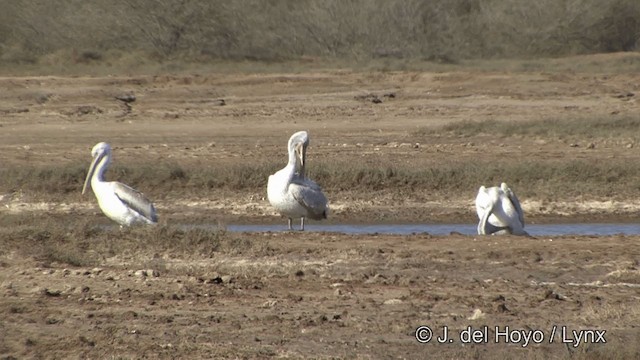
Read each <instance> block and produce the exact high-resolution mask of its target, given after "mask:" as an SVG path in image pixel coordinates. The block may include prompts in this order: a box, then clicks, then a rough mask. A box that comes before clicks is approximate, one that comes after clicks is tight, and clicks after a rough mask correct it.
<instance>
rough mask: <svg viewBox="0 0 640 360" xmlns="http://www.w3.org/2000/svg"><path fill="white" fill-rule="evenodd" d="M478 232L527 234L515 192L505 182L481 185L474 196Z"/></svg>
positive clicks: (483, 233) (481, 233) (482, 233)
mask: <svg viewBox="0 0 640 360" xmlns="http://www.w3.org/2000/svg"><path fill="white" fill-rule="evenodd" d="M476 212H477V213H478V218H479V220H480V221H479V223H478V234H480V235H485V234H504V233H508V234H514V235H529V234H528V233H527V232H526V231H525V230H524V225H525V223H524V213H523V211H522V207H521V206H520V201H519V200H518V197H517V196H516V194H515V193H514V192H513V191H512V190H511V189H510V188H509V187H508V186H507V184H506V183H502V184H500V187H498V186H493V187H490V188H486V187H484V186H481V187H480V189H479V190H478V196H477V197H476Z"/></svg>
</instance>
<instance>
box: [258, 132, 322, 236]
mask: <svg viewBox="0 0 640 360" xmlns="http://www.w3.org/2000/svg"><path fill="white" fill-rule="evenodd" d="M307 146H309V135H308V134H307V132H306V131H298V132H297V133H295V134H293V135H292V136H291V138H290V139H289V143H288V151H289V163H288V164H287V166H285V167H284V168H283V169H282V170H280V171H278V172H276V173H275V174H273V175H270V176H269V182H268V183H267V197H268V198H269V203H271V206H273V207H274V208H275V209H276V210H277V211H278V212H279V213H280V214H282V215H284V216H286V217H287V218H288V219H289V230H293V227H292V226H291V223H292V219H293V218H297V217H299V218H300V230H304V219H305V218H310V219H313V220H322V219H326V218H327V213H328V212H329V208H328V206H327V198H326V197H325V196H324V194H323V193H322V189H321V188H320V186H318V184H316V183H315V182H314V181H313V180H311V179H308V178H307V177H306V176H305V166H306V163H305V159H306V152H307Z"/></svg>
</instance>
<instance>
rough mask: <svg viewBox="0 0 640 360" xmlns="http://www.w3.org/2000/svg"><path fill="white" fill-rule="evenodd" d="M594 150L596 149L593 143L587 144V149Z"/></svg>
mask: <svg viewBox="0 0 640 360" xmlns="http://www.w3.org/2000/svg"><path fill="white" fill-rule="evenodd" d="M595 148H596V144H595V143H589V145H587V149H595Z"/></svg>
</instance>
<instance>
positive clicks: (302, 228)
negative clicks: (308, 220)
mask: <svg viewBox="0 0 640 360" xmlns="http://www.w3.org/2000/svg"><path fill="white" fill-rule="evenodd" d="M300 231H304V216H303V217H301V218H300Z"/></svg>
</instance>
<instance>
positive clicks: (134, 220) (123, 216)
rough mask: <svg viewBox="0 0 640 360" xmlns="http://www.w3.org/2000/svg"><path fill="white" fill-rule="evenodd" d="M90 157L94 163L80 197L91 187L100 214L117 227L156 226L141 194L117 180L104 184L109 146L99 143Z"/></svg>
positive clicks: (152, 212) (154, 216) (150, 203)
mask: <svg viewBox="0 0 640 360" xmlns="http://www.w3.org/2000/svg"><path fill="white" fill-rule="evenodd" d="M91 156H92V157H93V161H92V162H91V167H89V172H88V173H87V177H86V179H85V180H84V186H83V187H82V194H83V195H84V193H85V191H86V190H87V187H88V186H89V184H91V188H92V189H93V193H94V194H95V195H96V199H98V205H100V209H101V210H102V212H103V213H104V214H105V215H107V217H109V218H110V219H111V220H113V221H115V222H117V223H118V224H120V226H129V225H133V224H155V223H157V222H158V216H157V215H156V209H155V207H154V206H153V203H152V202H151V201H149V199H147V198H146V197H145V196H144V195H143V194H142V193H141V192H139V191H137V190H134V189H132V188H130V187H129V186H127V185H125V184H122V183H119V182H117V181H104V172H105V171H106V170H107V167H108V166H109V163H111V146H109V144H107V143H105V142H101V143H98V144H96V145H95V146H94V147H93V149H92V150H91ZM89 180H91V182H89Z"/></svg>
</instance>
